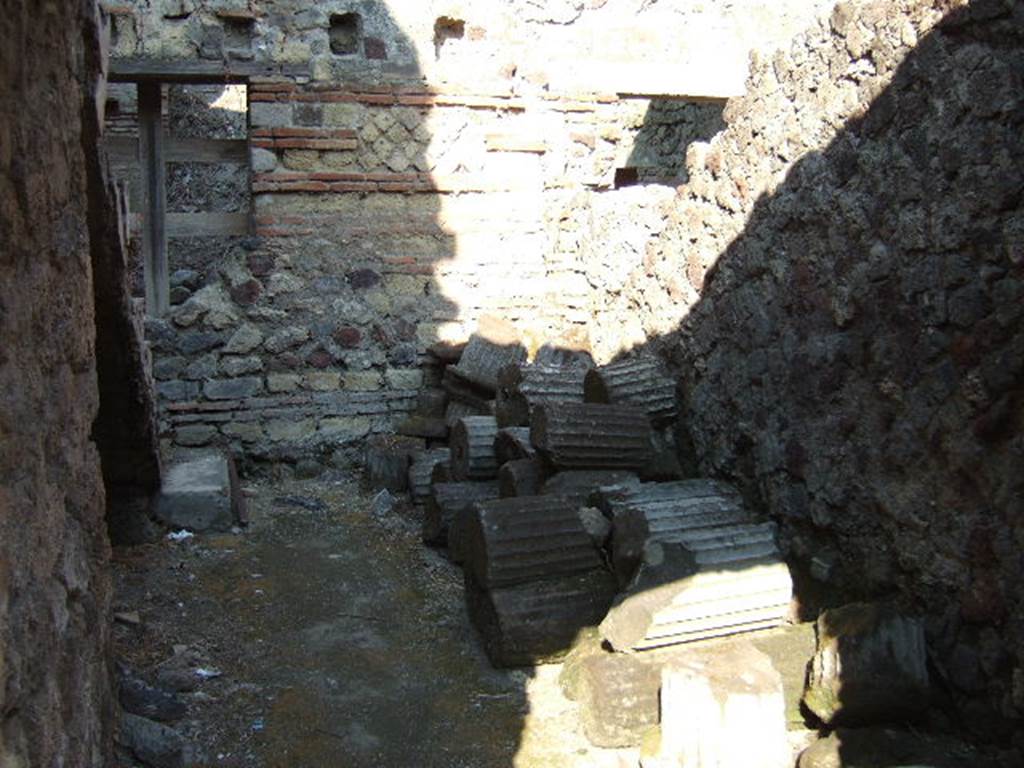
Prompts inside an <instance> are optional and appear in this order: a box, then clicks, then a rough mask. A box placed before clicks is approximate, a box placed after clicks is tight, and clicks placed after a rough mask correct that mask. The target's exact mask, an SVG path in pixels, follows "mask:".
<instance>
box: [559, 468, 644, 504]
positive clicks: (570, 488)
mask: <svg viewBox="0 0 1024 768" xmlns="http://www.w3.org/2000/svg"><path fill="white" fill-rule="evenodd" d="M639 483H640V481H639V479H637V476H636V475H635V474H633V473H632V472H627V471H625V470H613V471H608V470H602V469H597V470H592V469H571V470H567V471H565V472H558V473H556V474H554V475H552V476H551V477H549V478H548V479H547V480H545V481H544V486H543V487H542V488H541V493H544V494H553V495H555V496H570V497H572V498H573V499H574V500H575V501H576V502H578V503H580V504H585V503H589V502H590V497H591V495H592V494H594V493H595V492H597V491H598V490H600V489H601V488H606V487H609V488H612V487H614V488H616V489H620V488H622V487H632V486H635V485H638V484H639Z"/></svg>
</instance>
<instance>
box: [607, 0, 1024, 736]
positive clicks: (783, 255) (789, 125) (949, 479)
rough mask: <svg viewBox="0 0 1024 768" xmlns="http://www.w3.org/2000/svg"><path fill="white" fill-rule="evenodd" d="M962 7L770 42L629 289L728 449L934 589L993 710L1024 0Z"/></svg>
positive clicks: (1003, 558) (1018, 503) (797, 540)
mask: <svg viewBox="0 0 1024 768" xmlns="http://www.w3.org/2000/svg"><path fill="white" fill-rule="evenodd" d="M947 6H948V4H945V5H943V7H942V8H939V7H937V4H933V3H930V2H910V1H909V0H904V1H903V2H899V3H891V2H885V3H879V2H863V3H861V2H858V3H844V4H841V5H840V6H839V7H838V8H837V9H836V11H835V12H834V13H833V14H832V16H831V19H830V21H829V22H828V23H825V24H822V25H821V26H819V27H817V28H814V29H812V30H811V31H810V32H809V33H807V35H806V36H805V37H804V38H803V39H802V40H798V41H797V42H796V43H795V44H794V45H793V46H792V47H791V48H790V49H789V50H786V51H783V52H781V53H778V54H776V55H774V56H772V57H769V58H762V59H760V60H759V61H758V62H757V63H756V65H755V68H754V70H753V72H752V75H751V79H750V80H749V82H748V95H747V96H746V97H744V98H742V99H737V100H735V101H732V102H730V104H729V106H728V107H727V109H726V115H725V116H726V120H727V121H728V123H729V128H728V129H727V130H726V131H725V132H723V133H722V134H720V135H719V136H718V137H717V138H716V139H714V140H713V141H712V142H711V144H710V146H707V147H700V148H698V149H695V150H694V151H693V152H692V153H691V158H690V163H689V169H690V176H691V180H690V182H689V184H688V185H687V186H685V187H683V188H682V189H681V190H680V193H679V196H678V200H677V201H676V203H675V204H674V205H673V206H672V208H671V212H670V213H669V215H668V221H667V223H666V225H665V229H664V231H663V232H662V234H661V236H660V237H659V238H657V239H655V240H654V241H652V242H651V243H649V245H648V253H647V254H646V256H647V260H646V262H643V261H640V260H638V261H635V262H634V264H633V265H632V269H631V270H629V274H628V275H627V276H626V279H625V280H624V281H623V286H624V287H623V288H622V290H621V291H619V292H618V293H616V294H611V293H609V296H608V309H607V311H608V312H609V313H610V314H611V315H612V316H613V317H630V316H632V317H637V318H640V319H641V323H642V325H643V330H644V333H645V335H647V336H648V337H649V338H651V339H656V340H657V341H656V342H654V343H655V344H656V346H658V347H659V348H660V349H662V350H663V351H664V352H665V354H666V355H668V356H669V357H670V358H671V359H672V360H673V361H674V364H675V366H676V369H677V370H678V372H679V375H680V377H681V379H682V381H683V383H684V385H685V386H684V389H685V392H686V398H687V401H686V403H685V421H684V425H683V426H684V427H685V428H686V429H688V431H689V433H690V434H691V435H692V438H693V441H694V443H695V445H696V448H697V454H698V456H699V457H700V462H701V468H702V471H703V473H704V474H708V475H713V476H720V477H730V478H735V479H737V480H738V481H740V482H741V483H742V484H744V485H745V486H746V487H747V489H748V490H749V491H750V492H751V494H752V495H753V496H755V497H757V498H759V499H760V501H761V502H762V503H763V505H764V507H765V508H766V509H767V510H768V511H770V512H771V513H772V514H773V515H774V516H776V517H777V518H778V519H779V520H780V521H781V522H782V530H783V535H784V537H785V540H786V543H787V546H788V549H789V551H790V553H791V554H792V555H793V557H794V558H795V560H796V561H797V562H802V563H804V564H807V563H810V562H812V561H817V562H816V563H815V566H814V572H815V574H816V576H817V578H819V579H822V580H824V581H825V582H826V583H827V584H829V585H830V586H832V587H837V588H840V589H841V590H845V591H846V592H845V593H846V594H848V595H849V594H862V595H873V596H879V595H887V594H898V595H900V596H901V597H902V598H903V599H904V600H905V602H906V603H907V604H909V605H912V606H914V607H915V608H917V609H924V610H926V611H927V612H928V614H929V616H930V617H931V618H930V624H929V627H930V639H931V642H932V645H933V649H934V651H935V653H936V658H937V659H938V660H939V667H938V668H939V669H940V671H939V672H938V674H939V675H940V676H941V677H943V678H944V680H943V682H944V683H945V684H947V685H948V686H949V687H950V689H951V690H952V691H954V693H955V696H957V697H965V698H966V697H969V696H978V697H980V698H981V699H983V700H984V701H985V706H981V705H979V704H978V703H977V701H976V702H975V703H974V704H972V705H970V706H969V707H967V709H966V712H967V714H966V716H965V720H966V721H967V722H969V724H970V725H971V726H973V727H975V728H978V729H979V730H982V731H983V732H986V731H987V732H988V733H990V734H991V733H993V732H998V731H999V727H997V726H996V723H997V722H998V717H993V716H992V714H993V712H995V713H998V714H999V715H1001V716H1003V717H1007V718H1017V719H1018V720H1017V721H1018V722H1019V718H1020V717H1021V715H1022V714H1024V685H1022V683H1024V668H1022V666H1021V664H1022V659H1021V657H1020V655H1019V654H1020V649H1021V648H1022V647H1024V606H1022V592H1021V583H1022V577H1024V572H1022V559H1021V552H1022V551H1024V546H1022V545H1024V518H1022V513H1024V472H1022V468H1024V433H1022V427H1024V323H1022V319H1024V301H1022V298H1024V208H1022V192H1024V173H1022V170H1021V169H1022V168H1024V139H1022V136H1024V133H1022V131H1021V128H1022V124H1021V120H1022V105H1024V102H1022V94H1024V83H1022V80H1021V73H1022V72H1024V54H1022V51H1024V47H1022V43H1024V37H1022V30H1024V17H1022V15H1021V14H1022V9H1021V6H1020V4H1019V3H1009V2H1007V3H1001V2H992V3H972V4H970V5H967V4H958V5H957V7H955V8H953V9H951V10H950V9H948V7H947ZM684 278H685V280H684V285H683V286H682V288H681V289H680V288H678V285H679V281H681V280H683V279H684ZM674 290H676V291H677V295H676V296H674V295H673V291H674ZM679 296H683V297H684V298H685V297H686V296H689V297H690V299H691V300H689V301H685V300H683V301H681V300H679V298H678V297H679ZM1003 733H1004V734H1005V733H1006V731H1005V730H1004V731H1003Z"/></svg>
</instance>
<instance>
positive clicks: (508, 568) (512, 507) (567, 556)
mask: <svg viewBox="0 0 1024 768" xmlns="http://www.w3.org/2000/svg"><path fill="white" fill-rule="evenodd" d="M469 523H470V525H469V529H468V530H467V532H466V539H465V544H466V550H465V554H466V566H465V567H466V571H467V573H472V575H473V578H474V580H475V581H476V583H477V584H479V585H480V586H481V587H484V588H488V589H489V588H493V587H499V586H508V585H512V584H518V583H522V582H525V581H531V580H535V579H538V578H544V577H546V576H555V575H558V574H566V573H574V572H577V571H586V570H591V569H595V568H603V567H604V563H603V562H602V560H601V556H600V555H599V553H598V551H597V548H596V547H594V545H593V542H592V541H591V538H590V536H589V535H588V533H587V531H586V530H585V529H584V528H583V524H582V523H581V522H580V519H579V517H578V516H577V514H576V508H575V507H574V506H573V505H572V503H571V502H569V501H568V500H567V499H564V498H562V497H559V496H523V497H517V498H505V499H497V500H494V501H481V502H479V503H478V504H476V505H475V507H474V515H473V516H472V517H471V519H470V521H469Z"/></svg>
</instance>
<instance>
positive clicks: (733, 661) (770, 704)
mask: <svg viewBox="0 0 1024 768" xmlns="http://www.w3.org/2000/svg"><path fill="white" fill-rule="evenodd" d="M660 701H661V724H660V736H661V738H660V743H659V748H658V750H657V753H656V754H655V755H652V756H651V758H653V759H642V760H641V765H642V766H643V767H644V768H648V767H650V768H661V767H662V766H677V765H687V766H690V765H692V766H696V767H697V768H718V766H723V765H743V766H752V767H753V768H788V766H790V765H791V764H792V756H791V754H790V748H789V740H788V738H787V733H786V716H785V704H784V699H783V694H782V678H781V677H780V676H779V673H778V672H777V671H776V670H775V668H774V667H773V666H772V662H771V660H770V659H769V658H768V657H767V656H766V655H765V654H763V653H761V652H760V651H758V650H757V649H756V648H754V646H753V645H751V644H749V643H744V642H738V643H733V644H731V645H729V646H726V647H720V648H716V649H714V650H713V651H706V652H703V653H700V654H693V655H692V656H691V657H690V658H688V659H685V660H684V659H679V660H676V661H673V662H671V663H669V664H667V665H666V666H665V667H663V668H662V670H661V694H660Z"/></svg>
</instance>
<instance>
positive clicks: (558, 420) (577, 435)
mask: <svg viewBox="0 0 1024 768" xmlns="http://www.w3.org/2000/svg"><path fill="white" fill-rule="evenodd" d="M531 419H532V421H531V423H530V442H532V443H533V444H534V446H536V448H537V450H538V451H540V452H541V453H542V454H543V455H544V457H545V458H546V459H547V460H548V461H550V462H551V464H552V465H553V466H555V467H556V468H558V469H560V470H564V469H618V470H635V469H638V468H639V467H642V466H643V465H644V464H646V463H647V461H648V460H649V459H650V453H651V427H650V424H649V422H648V421H647V416H646V415H645V414H644V412H643V411H640V410H637V409H635V408H628V407H625V406H618V405H600V404H595V403H560V404H558V405H557V406H550V405H540V406H538V407H537V408H535V409H534V410H533V413H532V416H531Z"/></svg>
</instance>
